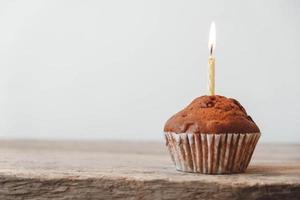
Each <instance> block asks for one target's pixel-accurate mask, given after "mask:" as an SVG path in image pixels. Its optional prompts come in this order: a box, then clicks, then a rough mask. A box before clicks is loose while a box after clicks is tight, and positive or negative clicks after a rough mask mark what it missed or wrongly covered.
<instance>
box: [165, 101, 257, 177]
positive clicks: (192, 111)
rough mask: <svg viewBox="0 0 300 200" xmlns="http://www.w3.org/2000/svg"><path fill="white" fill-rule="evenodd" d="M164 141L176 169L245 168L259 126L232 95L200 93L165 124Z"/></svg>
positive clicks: (216, 170) (217, 170)
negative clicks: (199, 95)
mask: <svg viewBox="0 0 300 200" xmlns="http://www.w3.org/2000/svg"><path fill="white" fill-rule="evenodd" d="M164 133H165V138H166V145H167V147H168V149H169V152H170V155H171V158H172V161H173V162H174V164H175V166H176V169H177V170H180V171H184V172H198V173H204V174H230V173H241V172H244V171H245V170H246V169H247V166H248V164H249V162H250V160H251V157H252V153H253V151H254V149H255V146H256V144H257V141H258V139H259V137H260V130H259V128H258V127H257V125H256V124H255V122H254V121H253V120H252V118H251V117H250V116H249V115H248V114H247V112H246V110H245V109H244V107H243V106H242V105H241V104H240V103H239V102H238V101H237V100H235V99H232V98H226V97H224V96H219V95H212V96H201V97H198V98H196V99H195V100H193V101H192V103H190V104H189V105H188V106H187V107H186V108H184V109H183V110H182V111H180V112H178V113H177V114H175V115H174V116H172V117H171V118H170V119H169V120H168V121H167V122H166V124H165V127H164Z"/></svg>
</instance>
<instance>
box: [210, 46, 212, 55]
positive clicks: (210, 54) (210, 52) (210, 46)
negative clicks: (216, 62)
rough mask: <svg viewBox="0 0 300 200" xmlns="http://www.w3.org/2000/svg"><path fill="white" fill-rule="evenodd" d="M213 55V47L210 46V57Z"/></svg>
mask: <svg viewBox="0 0 300 200" xmlns="http://www.w3.org/2000/svg"><path fill="white" fill-rule="evenodd" d="M212 54H213V45H211V46H210V55H211V56H212Z"/></svg>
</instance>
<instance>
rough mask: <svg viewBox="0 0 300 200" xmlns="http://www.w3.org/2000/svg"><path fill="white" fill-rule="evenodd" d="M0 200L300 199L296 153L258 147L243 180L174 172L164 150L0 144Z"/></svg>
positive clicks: (129, 145) (295, 148)
mask: <svg viewBox="0 0 300 200" xmlns="http://www.w3.org/2000/svg"><path fill="white" fill-rule="evenodd" d="M0 199H1V200H4V199H58V200H60V199H245V200H247V199H300V145H297V144H293V145H283V144H281V145H276V144H272V145H270V144H259V145H258V147H257V149H256V151H255V153H254V158H253V160H252V162H251V163H250V166H249V168H248V170H247V172H246V173H244V174H235V175H200V174H191V173H182V172H178V171H175V168H174V166H173V163H171V160H170V158H169V155H168V154H167V151H166V148H165V147H164V144H163V143H147V142H142V143H136V142H107V141H106V142H101V141H98V142H88V141H85V142H79V141H69V142H66V141H65V142H63V141H60V142H58V141H9V140H2V141H0Z"/></svg>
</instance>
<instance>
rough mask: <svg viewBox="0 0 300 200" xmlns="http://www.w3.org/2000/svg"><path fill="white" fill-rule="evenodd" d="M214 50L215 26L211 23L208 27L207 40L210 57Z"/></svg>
mask: <svg viewBox="0 0 300 200" xmlns="http://www.w3.org/2000/svg"><path fill="white" fill-rule="evenodd" d="M215 48H216V24H215V22H212V23H211V25H210V31H209V40H208V49H209V51H210V54H211V55H212V53H213V51H214V50H215Z"/></svg>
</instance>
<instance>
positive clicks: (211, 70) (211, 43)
mask: <svg viewBox="0 0 300 200" xmlns="http://www.w3.org/2000/svg"><path fill="white" fill-rule="evenodd" d="M215 47H216V25H215V22H212V23H211V25H210V31H209V40H208V49H209V53H210V55H209V58H208V91H209V95H215V62H216V60H215V57H214V56H213V53H214V50H215Z"/></svg>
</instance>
